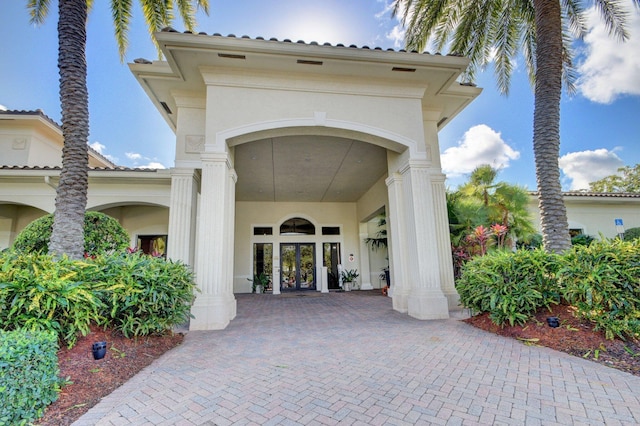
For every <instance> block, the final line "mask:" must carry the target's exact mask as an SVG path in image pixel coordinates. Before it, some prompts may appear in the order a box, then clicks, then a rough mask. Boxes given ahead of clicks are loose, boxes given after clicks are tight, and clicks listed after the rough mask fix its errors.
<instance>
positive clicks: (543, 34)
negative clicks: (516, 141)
mask: <svg viewBox="0 0 640 426" xmlns="http://www.w3.org/2000/svg"><path fill="white" fill-rule="evenodd" d="M633 2H634V3H635V5H636V6H640V0H633ZM585 3H587V2H585V1H579V0H562V1H559V0H437V1H434V0H394V14H401V15H402V20H403V23H404V25H405V26H406V27H407V33H406V45H407V48H408V49H415V50H419V51H422V50H424V48H425V46H426V45H427V43H428V42H431V41H433V43H434V47H435V48H436V49H438V50H442V49H443V48H445V47H446V46H449V48H450V51H451V52H455V53H457V54H462V55H464V56H468V57H469V58H470V60H471V63H470V65H469V69H468V70H467V73H466V74H467V75H466V77H467V78H469V79H473V77H474V75H475V74H476V72H477V70H478V68H483V67H484V66H486V65H487V64H488V63H489V62H490V61H492V60H493V61H494V63H495V73H496V78H497V82H498V87H499V89H500V91H501V92H502V93H504V94H508V91H509V82H510V77H511V72H512V71H513V64H514V59H515V58H516V56H517V55H518V54H519V53H520V51H521V52H522V54H523V56H524V58H525V61H526V64H527V70H528V72H529V78H530V80H531V81H532V83H533V84H534V94H535V105H534V113H533V152H534V156H535V164H536V178H537V185H538V192H539V198H538V199H539V208H540V216H541V229H542V235H543V241H544V247H545V249H546V250H548V251H554V252H559V251H563V250H566V249H568V248H569V247H570V246H571V238H570V236H569V225H568V221H567V214H566V209H565V206H564V202H563V200H562V189H561V185H560V170H559V167H558V157H559V154H560V98H561V93H562V81H563V79H564V81H565V84H566V87H567V89H568V91H569V92H570V93H571V92H573V91H575V87H574V82H575V78H576V74H575V70H574V68H573V64H572V56H573V54H572V51H571V42H572V41H573V39H574V38H581V37H583V36H584V35H585V33H586V31H587V29H586V25H585V20H586V18H585ZM589 3H593V4H595V6H596V7H597V9H598V10H599V12H600V14H601V16H602V17H603V19H604V22H605V24H606V25H607V27H608V29H609V32H610V34H613V35H615V36H616V37H617V38H619V39H620V40H626V39H627V38H628V35H627V32H626V30H625V27H624V25H625V20H626V13H625V11H624V9H623V7H622V5H621V3H622V1H621V0H593V1H592V2H589Z"/></svg>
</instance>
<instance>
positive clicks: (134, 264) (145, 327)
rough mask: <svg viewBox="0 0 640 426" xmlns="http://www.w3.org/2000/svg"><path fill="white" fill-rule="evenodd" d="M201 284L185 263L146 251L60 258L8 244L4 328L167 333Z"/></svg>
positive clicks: (0, 305) (0, 278)
mask: <svg viewBox="0 0 640 426" xmlns="http://www.w3.org/2000/svg"><path fill="white" fill-rule="evenodd" d="M195 290H196V285H195V281H194V276H193V273H192V272H191V271H190V269H189V268H188V267H187V266H186V265H184V264H181V263H179V262H172V261H167V260H165V259H163V258H158V257H151V256H147V255H144V254H139V253H132V254H128V253H116V254H111V255H105V256H98V257H96V258H95V259H84V260H69V259H67V258H64V257H63V258H61V259H58V260H56V261H54V259H53V258H52V257H51V256H49V255H47V254H40V253H29V254H25V253H19V252H15V251H9V252H5V253H1V254H0V329H2V330H15V329H22V328H26V329H29V330H52V331H55V332H56V333H58V335H59V336H60V337H61V338H62V339H63V340H64V341H65V342H66V343H67V345H69V346H73V344H74V343H75V341H76V339H77V337H78V335H79V334H83V335H85V334H86V333H87V332H88V331H89V326H90V325H91V324H98V325H104V326H109V327H112V328H114V329H116V330H119V331H121V332H122V333H123V334H124V335H125V336H127V337H131V336H142V335H148V334H152V333H162V332H164V331H166V330H170V329H171V328H172V327H173V326H175V325H179V324H183V323H185V322H186V321H187V320H188V319H189V317H190V309H191V304H192V302H193V300H194V292H195Z"/></svg>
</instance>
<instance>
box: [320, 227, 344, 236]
mask: <svg viewBox="0 0 640 426" xmlns="http://www.w3.org/2000/svg"><path fill="white" fill-rule="evenodd" d="M322 235H340V227H339V226H323V227H322Z"/></svg>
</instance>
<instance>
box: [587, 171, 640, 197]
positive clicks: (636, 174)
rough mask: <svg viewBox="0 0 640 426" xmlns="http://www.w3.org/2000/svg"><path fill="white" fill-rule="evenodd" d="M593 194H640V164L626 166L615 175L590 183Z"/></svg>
mask: <svg viewBox="0 0 640 426" xmlns="http://www.w3.org/2000/svg"><path fill="white" fill-rule="evenodd" d="M589 189H590V190H591V191H593V192H640V164H636V165H635V166H633V167H630V166H624V167H620V168H619V169H618V173H617V174H615V175H611V176H607V177H604V178H602V179H600V180H597V181H595V182H591V183H589Z"/></svg>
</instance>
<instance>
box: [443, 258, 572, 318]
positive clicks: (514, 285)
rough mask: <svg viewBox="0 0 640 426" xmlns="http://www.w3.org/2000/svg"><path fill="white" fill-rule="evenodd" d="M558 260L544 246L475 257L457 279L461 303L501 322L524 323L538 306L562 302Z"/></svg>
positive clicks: (548, 305)
mask: <svg viewBox="0 0 640 426" xmlns="http://www.w3.org/2000/svg"><path fill="white" fill-rule="evenodd" d="M557 262H558V257H557V255H554V254H550V253H547V252H545V251H544V250H542V249H535V250H518V251H516V252H510V251H504V250H503V251H495V252H491V253H489V254H487V255H486V256H481V257H475V258H473V259H471V260H469V261H468V262H467V263H466V264H465V265H464V267H463V270H462V275H461V277H460V278H459V279H458V281H457V282H456V289H457V290H458V293H459V294H460V303H461V304H462V305H463V306H465V307H467V308H470V309H471V310H473V311H475V312H489V313H490V317H491V319H492V321H493V322H495V323H496V324H498V325H503V324H505V323H506V322H509V324H511V325H514V324H523V323H525V322H526V321H527V320H529V319H530V318H531V317H532V316H533V315H534V314H535V313H536V311H537V310H538V309H539V308H541V307H546V308H548V307H550V306H551V305H552V304H557V303H559V302H560V292H559V289H558V287H557V286H556V285H555V278H554V277H555V272H556V270H557V268H558V263H557Z"/></svg>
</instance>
